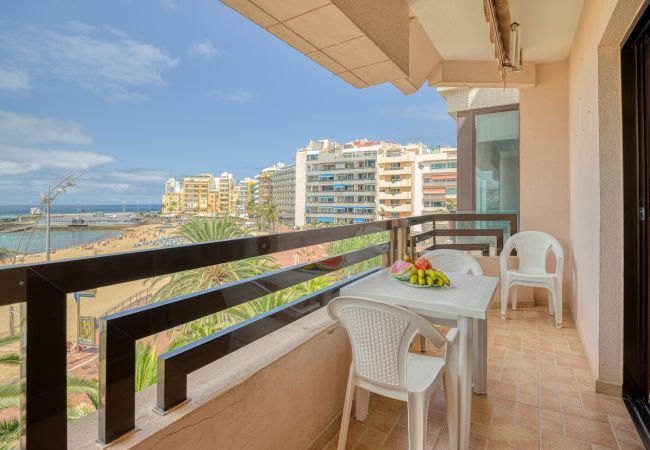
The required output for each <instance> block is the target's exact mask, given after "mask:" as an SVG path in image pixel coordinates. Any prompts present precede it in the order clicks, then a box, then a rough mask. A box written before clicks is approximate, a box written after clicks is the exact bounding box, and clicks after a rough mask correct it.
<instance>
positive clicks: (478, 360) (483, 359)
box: [472, 319, 487, 394]
mask: <svg viewBox="0 0 650 450" xmlns="http://www.w3.org/2000/svg"><path fill="white" fill-rule="evenodd" d="M473 333H474V334H473V344H474V348H473V350H474V367H473V368H472V370H473V372H472V374H473V381H474V392H475V393H476V394H485V393H487V320H485V319H474V329H473Z"/></svg>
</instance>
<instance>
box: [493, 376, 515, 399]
mask: <svg viewBox="0 0 650 450" xmlns="http://www.w3.org/2000/svg"><path fill="white" fill-rule="evenodd" d="M487 390H488V392H489V393H490V395H493V396H495V397H501V398H504V399H506V400H511V401H515V400H517V385H516V384H514V383H506V382H504V381H495V380H488V382H487Z"/></svg>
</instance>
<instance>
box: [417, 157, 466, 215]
mask: <svg viewBox="0 0 650 450" xmlns="http://www.w3.org/2000/svg"><path fill="white" fill-rule="evenodd" d="M415 167H416V176H415V179H414V183H415V185H414V189H415V192H416V193H417V196H416V199H415V201H414V203H413V211H412V213H413V215H420V214H431V213H433V212H435V211H437V210H438V211H439V210H440V209H448V210H455V209H456V206H457V173H458V169H457V151H456V149H455V148H452V147H442V148H434V149H431V150H430V151H429V152H426V153H422V154H419V155H417V156H416V157H415Z"/></svg>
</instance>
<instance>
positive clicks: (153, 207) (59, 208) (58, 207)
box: [0, 203, 160, 217]
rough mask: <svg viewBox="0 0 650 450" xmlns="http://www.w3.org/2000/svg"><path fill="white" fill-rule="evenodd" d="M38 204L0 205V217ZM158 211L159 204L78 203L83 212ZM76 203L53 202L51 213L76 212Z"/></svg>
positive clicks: (18, 212)
mask: <svg viewBox="0 0 650 450" xmlns="http://www.w3.org/2000/svg"><path fill="white" fill-rule="evenodd" d="M37 206H38V205H0V217H2V216H17V215H20V214H29V211H30V209H31V208H35V207H37ZM122 211H124V212H132V213H133V212H134V213H137V212H160V205H159V204H153V203H152V204H144V203H141V204H135V205H131V204H124V205H84V204H81V203H80V204H79V212H83V213H94V212H103V213H117V212H122ZM76 213H77V205H76V204H74V205H65V204H57V203H55V204H53V205H52V214H76Z"/></svg>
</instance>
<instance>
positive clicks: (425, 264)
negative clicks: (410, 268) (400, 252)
mask: <svg viewBox="0 0 650 450" xmlns="http://www.w3.org/2000/svg"><path fill="white" fill-rule="evenodd" d="M415 268H416V269H418V270H420V269H422V270H425V271H426V270H429V269H431V263H430V262H429V260H428V259H426V258H420V259H418V260H417V261H415Z"/></svg>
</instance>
